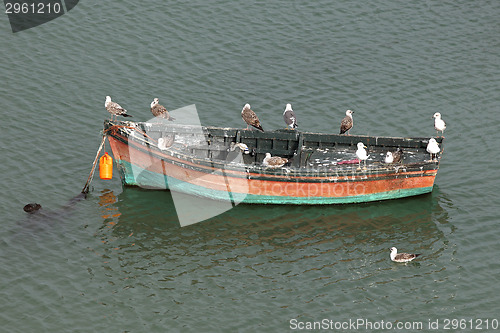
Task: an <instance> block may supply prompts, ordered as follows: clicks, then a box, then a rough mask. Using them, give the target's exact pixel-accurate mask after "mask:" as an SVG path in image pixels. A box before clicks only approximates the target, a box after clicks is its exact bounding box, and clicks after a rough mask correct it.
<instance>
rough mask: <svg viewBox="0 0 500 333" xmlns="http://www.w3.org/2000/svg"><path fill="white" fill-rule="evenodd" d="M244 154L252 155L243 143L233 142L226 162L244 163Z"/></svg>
mask: <svg viewBox="0 0 500 333" xmlns="http://www.w3.org/2000/svg"><path fill="white" fill-rule="evenodd" d="M243 154H246V155H248V154H250V150H248V146H247V145H246V144H244V143H241V142H239V143H234V142H231V144H230V145H229V152H228V154H227V156H226V161H227V162H233V163H243Z"/></svg>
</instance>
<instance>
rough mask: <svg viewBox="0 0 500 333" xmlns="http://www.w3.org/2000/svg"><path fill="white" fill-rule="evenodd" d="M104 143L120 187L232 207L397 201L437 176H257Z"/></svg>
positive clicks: (428, 186) (431, 172) (395, 170)
mask: <svg viewBox="0 0 500 333" xmlns="http://www.w3.org/2000/svg"><path fill="white" fill-rule="evenodd" d="M108 138H109V142H110V145H111V148H112V151H113V154H114V156H115V161H116V163H117V166H118V171H119V174H120V177H121V179H122V183H123V184H124V185H126V186H139V187H143V188H148V189H168V190H172V191H175V192H181V193H186V194H190V195H195V196H200V197H205V198H210V199H214V200H223V201H232V202H233V203H250V204H297V205H304V204H308V205H324V204H349V203H361V202H370V201H379V200H387V199H397V198H403V197H409V196H414V195H421V194H425V193H429V192H431V191H432V189H433V185H434V180H435V176H436V173H437V166H436V167H435V168H430V169H429V168H427V169H424V168H423V167H422V168H420V169H417V170H414V169H413V170H406V168H404V167H398V166H391V167H388V168H387V170H386V172H383V171H382V172H381V171H380V170H379V171H378V172H376V173H374V172H371V171H370V169H367V170H365V171H363V168H358V169H357V170H355V171H352V172H350V173H344V174H340V175H332V174H331V173H330V174H327V173H321V172H318V174H317V175H316V176H314V177H311V176H310V175H308V176H303V175H302V176H301V175H298V176H297V175H295V176H290V175H289V174H287V173H286V172H275V173H271V174H261V173H252V172H249V171H248V170H247V169H244V168H231V167H227V168H226V167H220V166H217V165H210V164H208V165H200V164H199V163H195V162H193V161H188V160H186V159H182V158H179V157H178V156H175V154H168V153H167V152H162V151H158V150H155V149H150V148H148V147H147V146H144V145H140V144H138V143H136V142H131V141H128V140H127V138H126V137H121V136H120V135H116V134H115V135H111V136H108Z"/></svg>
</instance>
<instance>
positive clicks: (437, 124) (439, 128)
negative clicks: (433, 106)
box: [432, 112, 446, 136]
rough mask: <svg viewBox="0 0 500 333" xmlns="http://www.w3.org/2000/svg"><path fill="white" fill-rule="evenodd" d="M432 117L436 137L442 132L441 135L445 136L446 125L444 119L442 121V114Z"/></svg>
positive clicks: (435, 114) (437, 113)
mask: <svg viewBox="0 0 500 333" xmlns="http://www.w3.org/2000/svg"><path fill="white" fill-rule="evenodd" d="M432 117H433V118H434V128H435V129H436V135H437V134H438V132H441V135H442V136H444V130H445V129H446V123H445V122H444V120H443V119H441V113H439V112H436V113H434V115H433V116H432Z"/></svg>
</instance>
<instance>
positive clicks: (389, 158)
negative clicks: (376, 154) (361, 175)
mask: <svg viewBox="0 0 500 333" xmlns="http://www.w3.org/2000/svg"><path fill="white" fill-rule="evenodd" d="M392 162H394V156H392V153H391V152H390V151H388V152H387V153H386V154H385V158H384V163H387V164H390V163H392Z"/></svg>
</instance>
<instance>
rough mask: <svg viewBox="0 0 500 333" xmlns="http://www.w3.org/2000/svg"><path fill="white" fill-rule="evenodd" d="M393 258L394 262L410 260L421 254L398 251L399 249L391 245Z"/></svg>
mask: <svg viewBox="0 0 500 333" xmlns="http://www.w3.org/2000/svg"><path fill="white" fill-rule="evenodd" d="M390 250H391V260H392V261H394V262H405V263H406V262H410V261H412V260H413V259H415V258H416V257H418V256H419V255H420V253H417V254H413V253H398V249H396V248H395V247H391V248H390Z"/></svg>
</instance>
